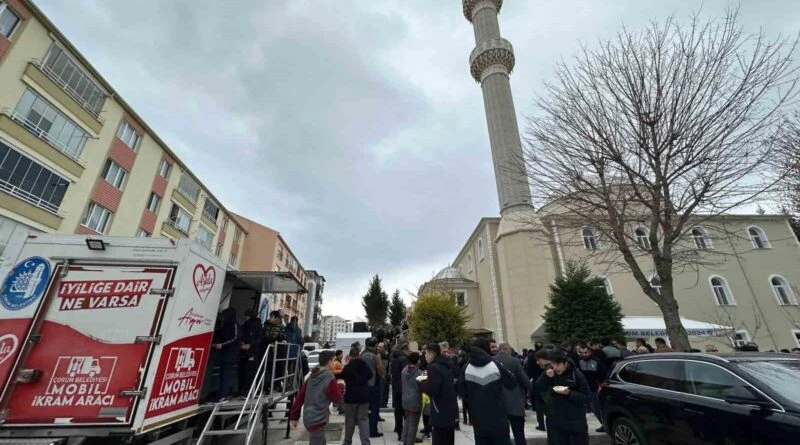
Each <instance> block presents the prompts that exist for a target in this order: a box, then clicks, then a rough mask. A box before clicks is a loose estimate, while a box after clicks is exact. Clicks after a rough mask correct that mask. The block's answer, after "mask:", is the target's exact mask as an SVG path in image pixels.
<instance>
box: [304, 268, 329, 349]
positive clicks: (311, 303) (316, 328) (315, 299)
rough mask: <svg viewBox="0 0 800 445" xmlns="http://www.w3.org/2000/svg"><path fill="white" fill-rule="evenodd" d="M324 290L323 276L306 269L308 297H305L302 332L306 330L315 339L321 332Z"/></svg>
mask: <svg viewBox="0 0 800 445" xmlns="http://www.w3.org/2000/svg"><path fill="white" fill-rule="evenodd" d="M324 291H325V277H323V276H322V275H320V274H319V273H318V272H317V271H316V270H309V271H308V297H307V299H306V323H305V329H304V330H303V332H308V333H309V334H308V335H309V336H311V338H312V339H314V340H317V339H319V338H320V335H321V334H322V332H321V330H322V293H323V292H324Z"/></svg>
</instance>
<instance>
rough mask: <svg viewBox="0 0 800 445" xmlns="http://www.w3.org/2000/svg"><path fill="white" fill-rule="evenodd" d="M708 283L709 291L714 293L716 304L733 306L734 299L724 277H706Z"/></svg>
mask: <svg viewBox="0 0 800 445" xmlns="http://www.w3.org/2000/svg"><path fill="white" fill-rule="evenodd" d="M708 283H709V285H711V293H713V294H714V300H715V301H716V302H717V305H719V306H733V305H735V304H736V300H735V299H734V298H733V292H731V288H730V286H728V282H727V281H726V280H725V278H722V277H720V276H712V277H710V278H709V279H708Z"/></svg>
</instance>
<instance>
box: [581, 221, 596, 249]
mask: <svg viewBox="0 0 800 445" xmlns="http://www.w3.org/2000/svg"><path fill="white" fill-rule="evenodd" d="M581 235H583V248H584V249H586V250H597V235H595V233H594V230H593V229H590V228H588V227H585V228H584V229H583V230H582V231H581Z"/></svg>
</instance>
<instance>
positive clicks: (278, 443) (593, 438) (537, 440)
mask: <svg viewBox="0 0 800 445" xmlns="http://www.w3.org/2000/svg"><path fill="white" fill-rule="evenodd" d="M529 413H530V412H529ZM381 417H383V418H384V419H386V421H385V422H381V423H380V424H379V429H380V431H381V432H383V433H384V436H383V437H380V438H373V439H371V440H370V445H399V443H400V442H399V441H398V440H397V434H395V433H394V432H393V430H394V415H393V414H392V412H391V409H389V410H383V411H382V412H381ZM526 420H527V421H526V422H525V438H526V439H527V444H528V445H546V444H547V433H545V432H542V431H539V430H537V429H536V417H535V414H534V415H530V414H529V416H528V417H527V418H526ZM587 421H588V423H589V439H590V440H589V443H590V444H592V445H606V444H610V443H611V440H610V437H609V436H608V435H606V434H605V433H596V432H595V429H596V428H599V427H600V423H599V422H598V421H597V419H596V418H595V417H594V415H591V414H589V415H588V416H587ZM281 426H284V427H285V424H279V423H278V422H277V421H276V422H274V423H271V425H270V430H269V434H268V435H267V443H268V444H269V445H307V444H308V433H307V432H306V431H305V430H304V429H303V426H302V424H301V425H299V426H298V427H297V429H295V430H292V432H291V434H290V437H289V439H283V436H284V430H283V429H281V430H277V429H273V428H280V427H281ZM420 428H422V422H420ZM343 436H344V416H340V415H338V414H336V412H335V410H334V411H333V412H332V413H331V420H330V423H329V424H328V434H327V438H328V445H340V444H341V443H342V437H343ZM455 437H456V440H455V445H473V444H474V443H475V438H474V436H473V431H472V427H471V426H469V425H463V424H462V425H461V431H456V434H455ZM360 444H361V441H360V440H359V439H358V428H357V427H356V431H355V434H354V435H353V445H360ZM512 444H513V437H512V438H510V439H509V445H512ZM421 445H431V441H430V440H426V441H424V442H423V443H422V444H421Z"/></svg>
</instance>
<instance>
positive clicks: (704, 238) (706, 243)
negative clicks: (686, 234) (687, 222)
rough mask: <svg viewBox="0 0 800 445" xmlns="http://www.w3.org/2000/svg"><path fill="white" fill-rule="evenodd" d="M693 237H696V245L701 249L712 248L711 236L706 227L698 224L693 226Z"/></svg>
mask: <svg viewBox="0 0 800 445" xmlns="http://www.w3.org/2000/svg"><path fill="white" fill-rule="evenodd" d="M692 238H694V246H695V247H696V248H697V249H699V250H708V249H710V248H711V238H710V237H709V236H708V232H707V231H706V229H704V228H702V227H700V226H697V227H693V228H692Z"/></svg>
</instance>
